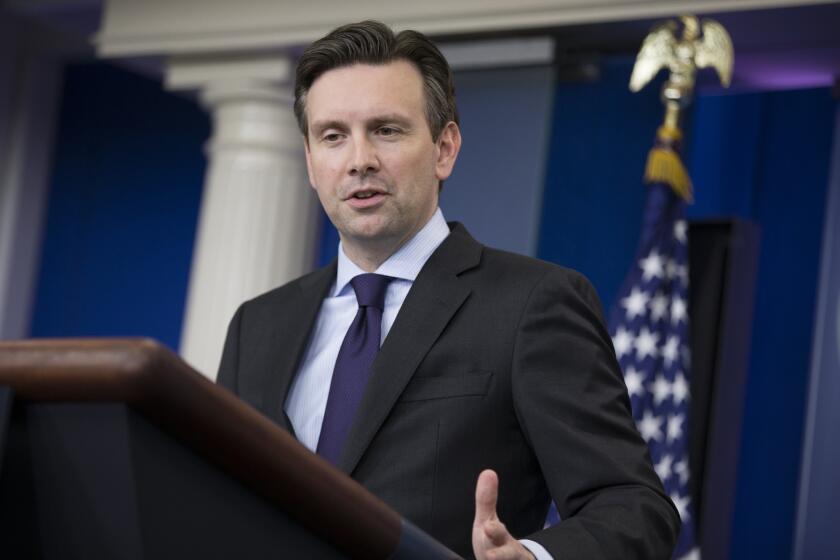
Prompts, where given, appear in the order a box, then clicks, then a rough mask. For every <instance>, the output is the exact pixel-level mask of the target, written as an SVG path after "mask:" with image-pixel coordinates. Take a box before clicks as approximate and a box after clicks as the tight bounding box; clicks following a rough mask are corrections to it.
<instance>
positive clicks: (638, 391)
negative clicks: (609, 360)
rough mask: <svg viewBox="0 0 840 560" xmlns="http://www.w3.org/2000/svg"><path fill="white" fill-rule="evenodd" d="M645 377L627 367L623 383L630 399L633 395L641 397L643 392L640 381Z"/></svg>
mask: <svg viewBox="0 0 840 560" xmlns="http://www.w3.org/2000/svg"><path fill="white" fill-rule="evenodd" d="M644 378H645V376H644V375H642V374H641V373H639V372H638V371H636V368H633V367H628V368H627V372H626V373H625V374H624V383H625V384H626V385H627V394H628V395H630V396H631V397H632V396H633V395H643V394H644V392H645V390H644V387H642V381H644Z"/></svg>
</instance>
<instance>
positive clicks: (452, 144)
mask: <svg viewBox="0 0 840 560" xmlns="http://www.w3.org/2000/svg"><path fill="white" fill-rule="evenodd" d="M437 148H438V158H437V162H436V164H435V175H436V176H437V179H438V181H445V180H446V179H448V178H449V176H450V175H451V174H452V169H453V168H454V167H455V160H456V159H458V152H460V151H461V129H460V128H458V125H457V124H455V122H454V121H449V122H448V123H446V126H445V127H443V130H442V131H441V133H440V136H439V137H438V139H437Z"/></svg>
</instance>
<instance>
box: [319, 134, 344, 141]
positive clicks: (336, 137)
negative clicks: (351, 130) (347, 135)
mask: <svg viewBox="0 0 840 560" xmlns="http://www.w3.org/2000/svg"><path fill="white" fill-rule="evenodd" d="M323 140H324V142H338V141H339V140H341V135H340V134H339V133H337V132H330V133H329V134H324V136H323Z"/></svg>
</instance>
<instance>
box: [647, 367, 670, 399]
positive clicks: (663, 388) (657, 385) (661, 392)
mask: <svg viewBox="0 0 840 560" xmlns="http://www.w3.org/2000/svg"><path fill="white" fill-rule="evenodd" d="M650 392H651V393H653V402H654V404H655V405H656V406H659V405H660V404H662V401H664V400H665V399H667V398H668V397H670V396H671V384H670V383H669V382H668V380H667V379H665V376H664V375H661V374H660V375H657V376H656V381H654V382H653V384H652V385H651V386H650Z"/></svg>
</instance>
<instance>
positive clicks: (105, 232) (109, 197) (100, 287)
mask: <svg viewBox="0 0 840 560" xmlns="http://www.w3.org/2000/svg"><path fill="white" fill-rule="evenodd" d="M209 134H210V126H209V121H208V117H207V115H206V114H205V113H204V112H203V111H202V110H201V109H200V108H199V107H197V106H196V104H195V103H193V102H191V101H189V100H186V99H182V98H179V97H175V96H173V95H171V94H169V93H167V92H164V91H163V90H162V88H161V86H160V84H159V83H158V82H155V81H153V80H149V79H146V78H142V77H140V76H137V75H135V74H132V73H129V72H126V71H124V70H120V69H117V68H113V67H110V66H108V65H104V64H84V65H71V66H69V67H68V68H67V70H66V73H65V80H64V93H63V99H62V104H61V109H60V117H59V127H58V134H57V141H56V148H55V152H54V154H55V155H54V167H53V174H52V182H51V187H50V188H51V191H50V198H49V205H48V215H47V221H46V223H47V226H46V232H45V236H44V245H43V252H42V257H41V268H40V276H39V280H38V289H37V298H36V301H35V309H34V314H33V318H32V327H31V334H32V336H34V337H48V336H125V335H132V336H137V335H142V336H152V337H154V338H157V339H158V340H161V341H162V342H164V343H165V344H167V345H168V346H170V347H172V348H177V347H178V341H179V338H180V331H181V317H182V315H183V311H184V301H185V296H186V292H187V279H188V275H189V269H190V260H191V256H192V250H193V240H194V237H195V228H196V221H197V217H198V208H199V203H200V199H201V186H202V182H203V174H204V156H203V154H202V151H201V149H202V145H203V143H204V142H205V141H206V140H207V138H208V136H209Z"/></svg>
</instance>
